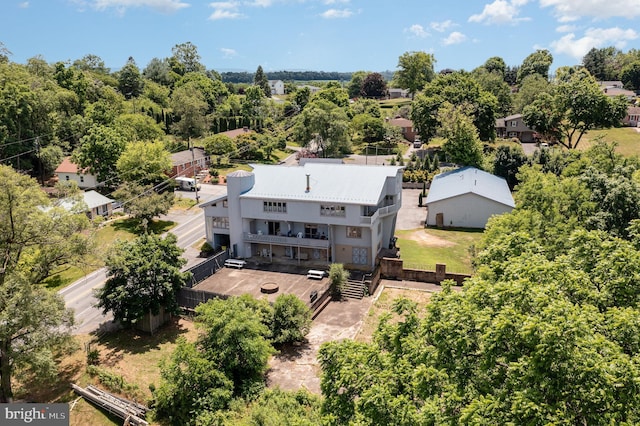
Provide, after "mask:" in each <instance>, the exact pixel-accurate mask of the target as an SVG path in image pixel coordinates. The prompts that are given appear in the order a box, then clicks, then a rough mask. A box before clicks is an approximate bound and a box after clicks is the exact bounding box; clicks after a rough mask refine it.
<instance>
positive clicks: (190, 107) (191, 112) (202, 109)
mask: <svg viewBox="0 0 640 426" xmlns="http://www.w3.org/2000/svg"><path fill="white" fill-rule="evenodd" d="M171 107H172V108H173V111H174V113H175V114H176V115H177V116H178V119H179V120H178V121H177V122H176V123H173V125H172V130H173V132H174V133H176V134H177V135H178V136H180V137H182V138H183V139H188V138H190V137H196V136H200V135H202V133H204V131H205V130H206V128H207V119H206V116H205V114H206V112H207V110H208V105H207V102H206V100H205V98H204V95H203V94H202V92H200V90H198V87H197V85H195V84H194V83H187V84H185V85H184V86H181V87H179V88H177V89H176V90H175V91H174V92H173V94H172V95H171Z"/></svg>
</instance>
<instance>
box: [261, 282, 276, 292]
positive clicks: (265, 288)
mask: <svg viewBox="0 0 640 426" xmlns="http://www.w3.org/2000/svg"><path fill="white" fill-rule="evenodd" d="M278 290H280V287H279V286H278V284H276V283H264V284H262V285H261V286H260V292H262V293H266V294H272V293H277V292H278Z"/></svg>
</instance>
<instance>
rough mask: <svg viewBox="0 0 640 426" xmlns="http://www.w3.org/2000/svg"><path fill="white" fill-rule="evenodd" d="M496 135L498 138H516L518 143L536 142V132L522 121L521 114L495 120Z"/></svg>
mask: <svg viewBox="0 0 640 426" xmlns="http://www.w3.org/2000/svg"><path fill="white" fill-rule="evenodd" d="M496 135H497V136H498V137H499V138H505V139H506V138H517V139H518V140H519V141H520V142H525V143H527V142H536V141H537V134H536V132H535V131H534V130H533V129H531V128H530V127H529V126H527V125H526V124H525V123H524V120H522V114H514V115H510V116H508V117H504V118H499V119H497V120H496Z"/></svg>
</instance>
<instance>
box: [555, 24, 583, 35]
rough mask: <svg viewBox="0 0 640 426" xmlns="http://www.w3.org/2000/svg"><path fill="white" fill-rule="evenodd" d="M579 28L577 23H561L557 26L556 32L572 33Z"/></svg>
mask: <svg viewBox="0 0 640 426" xmlns="http://www.w3.org/2000/svg"><path fill="white" fill-rule="evenodd" d="M577 29H578V28H577V27H576V26H575V25H560V26H559V27H557V28H556V32H558V33H571V32H574V31H576V30H577Z"/></svg>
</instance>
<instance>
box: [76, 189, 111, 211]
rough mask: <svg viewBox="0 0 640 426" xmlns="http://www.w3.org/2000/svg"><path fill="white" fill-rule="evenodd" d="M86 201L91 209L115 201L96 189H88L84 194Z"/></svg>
mask: <svg viewBox="0 0 640 426" xmlns="http://www.w3.org/2000/svg"><path fill="white" fill-rule="evenodd" d="M82 196H83V197H84V202H85V204H86V205H87V207H89V209H94V208H96V207H100V206H104V205H105V204H109V203H113V200H112V199H111V198H109V197H105V196H104V195H102V194H100V193H99V192H96V191H87V192H85V193H83V194H82Z"/></svg>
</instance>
